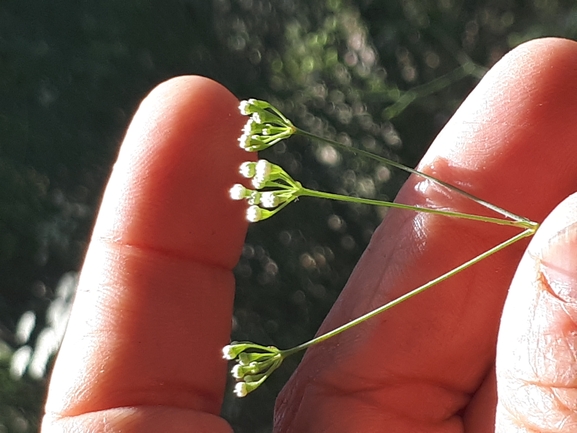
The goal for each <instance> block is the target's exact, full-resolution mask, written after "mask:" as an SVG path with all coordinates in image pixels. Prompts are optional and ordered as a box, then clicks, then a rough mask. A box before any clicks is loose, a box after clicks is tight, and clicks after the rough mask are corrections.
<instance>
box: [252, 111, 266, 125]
mask: <svg viewBox="0 0 577 433" xmlns="http://www.w3.org/2000/svg"><path fill="white" fill-rule="evenodd" d="M251 119H252V120H254V122H255V123H258V124H262V123H264V119H263V118H262V116H261V115H260V113H254V114H253V115H252V117H251Z"/></svg>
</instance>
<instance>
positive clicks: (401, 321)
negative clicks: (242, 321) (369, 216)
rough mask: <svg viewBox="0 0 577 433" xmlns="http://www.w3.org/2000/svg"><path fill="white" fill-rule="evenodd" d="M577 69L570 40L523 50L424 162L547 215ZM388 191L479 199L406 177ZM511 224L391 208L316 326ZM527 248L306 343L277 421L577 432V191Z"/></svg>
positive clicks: (562, 164)
mask: <svg viewBox="0 0 577 433" xmlns="http://www.w3.org/2000/svg"><path fill="white" fill-rule="evenodd" d="M576 72H577V44H576V43H574V42H570V41H564V40H553V39H548V40H540V41H534V42H531V43H529V44H525V45H523V46H521V47H519V48H518V49H516V50H515V51H513V52H512V53H510V54H509V55H508V56H506V57H505V58H504V59H503V60H501V61H500V62H499V63H498V64H497V65H496V66H495V67H494V68H493V69H492V70H491V71H490V72H489V73H488V74H487V75H486V77H485V78H483V80H482V82H481V83H480V84H479V85H478V86H477V88H476V89H475V90H474V91H473V92H472V94H471V95H470V96H469V98H467V100H466V101H465V102H464V104H463V105H462V106H461V107H460V108H459V110H458V112H457V113H456V114H455V116H454V117H453V118H452V119H451V121H450V122H449V123H448V124H447V125H446V127H445V128H444V129H443V131H442V132H441V133H440V135H439V136H438V138H437V139H436V140H435V142H434V143H433V145H432V146H431V148H430V150H429V152H428V153H427V155H426V156H425V157H424V159H423V160H422V162H421V164H420V166H419V168H420V169H421V170H423V171H426V172H427V173H429V174H432V175H434V176H436V177H438V178H440V179H443V180H445V181H447V182H449V183H453V184H454V185H456V186H461V187H463V189H465V190H467V191H468V192H471V193H472V194H474V195H476V196H478V197H482V198H483V199H485V200H488V201H489V202H491V203H495V204H497V205H499V206H501V207H503V208H505V209H507V210H510V211H512V212H514V213H517V214H518V215H523V216H527V217H529V218H531V219H532V220H534V221H543V219H544V218H545V217H546V216H547V214H548V213H549V212H551V210H552V209H553V208H554V207H555V205H557V203H559V202H561V201H562V200H563V199H564V198H565V197H567V196H569V195H570V194H571V193H573V192H575V190H576V188H577V169H576V167H577V122H575V119H576V118H577V117H576V116H577V80H576V78H577V75H576ZM397 200H399V201H401V202H404V203H411V204H424V203H428V204H430V205H434V206H439V207H443V206H447V207H449V208H455V207H456V208H457V209H459V210H460V211H470V212H471V211H477V212H478V211H479V209H480V208H479V206H477V205H475V204H471V203H470V202H467V201H466V200H463V199H458V198H457V197H455V194H446V191H443V190H442V189H439V188H437V187H435V186H433V185H430V184H429V183H428V182H426V181H423V180H421V179H418V178H416V177H411V178H410V180H409V181H408V182H407V184H406V185H405V186H404V187H403V189H402V191H401V192H400V194H399V196H398V197H397ZM517 232H519V231H518V230H511V229H509V228H496V227H495V226H492V225H487V224H483V223H472V222H467V221H457V220H451V219H448V218H445V217H439V216H433V215H425V214H415V213H411V212H396V211H391V212H389V214H388V215H387V217H386V218H385V221H384V222H383V224H381V226H380V227H379V229H378V230H377V231H376V233H375V234H374V235H373V238H372V240H371V243H370V245H369V247H368V248H367V251H366V252H365V254H364V256H363V257H362V259H361V261H360V262H359V264H358V265H357V267H356V269H355V271H354V273H353V275H352V276H351V278H350V280H349V283H348V285H347V286H346V288H345V289H344V291H343V293H342V294H341V296H340V297H339V299H338V301H337V302H336V304H335V306H334V307H333V309H332V311H331V313H330V314H329V316H328V317H327V319H326V320H325V322H324V324H323V325H322V327H321V331H327V330H329V329H333V328H335V327H336V326H338V325H340V324H342V323H344V322H345V321H348V320H350V319H352V318H355V317H357V316H360V315H361V314H363V313H365V312H367V311H369V310H371V309H373V308H375V307H377V306H379V305H382V304H385V303H386V302H387V301H389V300H391V299H393V298H396V297H398V296H399V295H401V294H403V293H405V292H407V291H409V290H410V289H413V288H415V287H418V286H419V285H421V284H423V283H425V282H427V281H429V280H430V279H432V278H434V277H436V276H438V275H440V274H442V273H444V272H445V271H448V270H450V269H452V268H453V267H454V266H456V265H458V264H460V263H463V262H465V261H466V260H468V259H470V258H472V257H474V256H475V255H477V254H479V253H481V252H482V251H485V250H487V249H489V248H490V247H492V246H494V245H497V244H498V243H499V242H501V241H503V240H505V239H507V238H508V237H511V236H512V235H514V234H515V233H517ZM526 247H527V243H526V242H525V243H519V244H515V245H513V246H512V247H509V248H507V249H506V250H503V251H501V252H499V253H497V254H496V255H495V256H492V257H491V258H489V259H487V260H485V261H483V262H481V263H480V264H477V265H475V266H473V267H472V268H470V269H467V270H466V271H464V272H463V273H461V274H459V275H457V276H456V277H453V278H451V279H450V280H448V281H446V282H444V283H442V284H439V285H438V286H436V287H434V288H432V289H430V290H429V291H427V292H425V293H423V294H421V295H418V296H417V297H415V298H412V299H410V300H409V301H407V302H406V303H404V304H401V305H399V306H397V307H395V308H393V309H392V310H389V311H388V312H386V313H384V314H383V315H382V316H380V317H378V318H376V319H375V320H373V321H371V322H367V323H365V324H362V325H360V326H358V327H356V328H354V329H352V330H350V331H347V332H345V333H343V334H341V335H340V336H338V337H337V338H335V339H332V340H329V341H327V342H326V343H325V344H323V345H319V346H316V347H313V348H312V349H311V350H309V351H308V352H307V354H306V355H305V357H304V359H303V361H302V363H301V364H300V366H299V368H298V369H297V372H296V373H295V374H294V375H293V377H292V378H291V380H290V381H289V383H288V384H287V385H286V386H285V388H284V390H283V392H282V393H281V395H280V397H279V398H278V400H277V408H276V409H277V411H276V417H275V427H276V430H275V431H278V432H283V433H288V432H291V433H306V432H311V433H313V432H321V431H322V432H331V433H340V432H376V431H387V432H407V433H416V432H431V433H432V432H447V433H449V432H457V431H464V432H467V433H480V432H494V431H497V432H504V433H505V432H506V433H512V432H549V431H551V432H553V431H563V432H569V431H577V410H576V408H577V405H576V403H575V401H577V373H576V372H577V361H575V357H576V355H575V353H576V350H577V340H576V339H575V335H577V325H576V323H577V195H573V196H572V197H571V198H570V199H568V200H567V201H565V202H564V203H563V204H562V205H560V206H559V208H558V209H557V210H556V211H554V212H553V213H552V214H551V215H550V216H549V217H548V219H547V221H546V222H545V223H544V225H543V226H542V228H541V229H540V231H539V232H538V234H537V235H536V236H535V239H534V240H533V241H532V243H531V245H530V246H529V248H528V249H527V251H526V252H525V254H524V255H523V253H524V250H525V248H526ZM522 256H523V259H522V261H521V265H520V267H519V270H518V272H517V274H516V276H515V279H514V280H513V283H512V284H511V279H512V278H513V275H514V274H515V269H516V267H517V266H518V264H519V260H520V259H521V257H522ZM506 298H507V301H506V305H505V309H504V310H503V304H504V303H505V299H506ZM498 334H499V336H498ZM497 342H498V343H497ZM496 347H497V356H496ZM495 366H496V374H495ZM497 392H498V394H499V398H498V399H497ZM496 407H497V419H495V408H496ZM495 423H496V425H497V427H496V428H495Z"/></svg>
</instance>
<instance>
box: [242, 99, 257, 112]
mask: <svg viewBox="0 0 577 433" xmlns="http://www.w3.org/2000/svg"><path fill="white" fill-rule="evenodd" d="M255 102H256V100H255V99H253V98H251V99H249V100H247V101H240V104H238V109H239V110H240V114H242V115H244V116H250V115H251V114H252V110H253V108H254V103H255Z"/></svg>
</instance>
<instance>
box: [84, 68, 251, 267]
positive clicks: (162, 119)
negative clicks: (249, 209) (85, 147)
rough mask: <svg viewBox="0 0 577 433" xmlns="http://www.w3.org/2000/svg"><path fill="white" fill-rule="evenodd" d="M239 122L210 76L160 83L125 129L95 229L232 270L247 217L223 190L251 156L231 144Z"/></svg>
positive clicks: (232, 103)
mask: <svg viewBox="0 0 577 433" xmlns="http://www.w3.org/2000/svg"><path fill="white" fill-rule="evenodd" d="M244 122H245V119H244V118H243V116H242V115H241V114H240V113H239V111H238V100H237V99H236V97H235V96H234V95H233V94H232V93H230V92H229V91H228V90H227V89H226V88H225V87H223V86H222V85H220V84H218V83H216V82H214V81H212V80H210V79H208V78H204V77H198V76H182V77H177V78H173V79H170V80H168V81H166V82H164V83H162V84H160V85H158V86H157V87H156V88H155V89H154V90H152V91H151V92H150V94H149V95H148V96H147V97H146V98H145V99H144V100H143V102H142V104H141V105H140V107H139V109H138V111H137V113H136V114H135V116H134V119H133V121H132V122H131V124H130V127H129V128H128V131H127V134H126V137H125V139H124V142H123V145H122V148H121V150H120V153H119V156H118V159H117V162H116V163H115V166H114V170H113V172H112V175H111V178H110V181H109V184H108V187H107V189H106V192H105V196H104V199H103V203H102V207H101V209H100V212H99V216H98V221H97V224H96V227H95V230H94V235H93V236H94V237H100V238H103V239H105V240H113V241H114V242H122V243H126V244H129V245H135V246H139V247H143V248H150V249H153V250H160V251H165V252H167V253H169V254H174V255H175V256H180V257H183V258H186V259H192V260H197V261H201V262H206V263H211V264H214V265H216V266H223V267H226V268H229V269H232V267H234V265H235V264H236V262H237V260H238V256H239V254H240V249H241V247H242V243H243V241H244V235H245V231H246V225H247V223H246V221H245V218H244V215H243V212H244V204H243V203H239V202H234V201H233V200H230V198H229V196H228V190H229V188H230V186H232V185H233V184H234V183H237V182H239V181H240V180H241V178H240V175H239V174H238V166H239V165H240V163H241V162H242V161H244V160H248V159H253V156H252V155H249V154H247V153H246V152H245V151H243V150H242V149H240V148H239V147H238V146H237V138H238V136H239V135H240V131H241V129H242V125H243V123H244ZM199 227H202V230H198V228H199ZM199 253H200V254H201V255H202V256H201V257H199Z"/></svg>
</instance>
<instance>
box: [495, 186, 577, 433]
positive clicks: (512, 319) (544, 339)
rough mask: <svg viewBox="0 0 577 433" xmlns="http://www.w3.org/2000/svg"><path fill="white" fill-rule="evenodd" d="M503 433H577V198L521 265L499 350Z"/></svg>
mask: <svg viewBox="0 0 577 433" xmlns="http://www.w3.org/2000/svg"><path fill="white" fill-rule="evenodd" d="M497 390H498V398H499V399H498V404H497V417H496V429H495V431H496V432H507V433H512V432H537V431H538V432H561V431H563V432H566V433H569V432H577V194H573V195H572V196H570V197H569V198H568V199H566V200H565V201H564V202H563V203H561V204H560V205H559V206H558V207H557V208H556V209H555V210H554V211H553V212H552V213H551V214H550V215H549V216H548V217H547V219H546V220H545V222H544V223H543V225H542V226H541V228H540V229H539V231H538V232H537V233H536V235H535V238H534V239H533V240H532V241H531V244H530V245H529V248H528V249H527V252H526V253H525V256H524V257H523V259H522V260H521V263H520V265H519V268H518V270H517V273H516V275H515V277H514V279H513V282H512V284H511V289H510V291H509V295H508V297H507V301H506V303H505V308H504V311H503V316H502V319H501V327H500V331H499V340H498V344H497Z"/></svg>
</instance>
